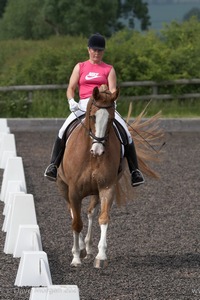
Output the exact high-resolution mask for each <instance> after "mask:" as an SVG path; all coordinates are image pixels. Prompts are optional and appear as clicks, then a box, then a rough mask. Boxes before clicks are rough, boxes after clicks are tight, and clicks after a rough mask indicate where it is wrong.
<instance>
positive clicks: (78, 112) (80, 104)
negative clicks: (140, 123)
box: [58, 98, 132, 144]
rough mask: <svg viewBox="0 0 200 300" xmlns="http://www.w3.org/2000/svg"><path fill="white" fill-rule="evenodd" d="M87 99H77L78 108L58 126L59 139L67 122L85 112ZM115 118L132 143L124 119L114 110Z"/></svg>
mask: <svg viewBox="0 0 200 300" xmlns="http://www.w3.org/2000/svg"><path fill="white" fill-rule="evenodd" d="M88 100H89V98H88V99H84V100H80V101H79V103H78V104H79V107H80V109H79V110H77V111H76V112H75V113H74V112H72V113H71V114H70V115H69V116H68V118H67V119H66V121H65V122H64V124H63V125H62V127H61V128H60V130H59V133H58V136H59V138H60V139H61V138H62V137H63V134H64V132H65V129H66V128H67V127H68V126H69V124H70V123H71V122H72V121H74V120H75V119H76V117H80V116H82V115H83V114H84V113H85V112H86V109H87V103H88ZM115 119H116V120H117V121H118V122H119V123H120V124H121V125H122V126H123V128H124V129H125V131H126V134H127V137H128V141H129V144H131V143H132V136H131V134H130V132H129V130H128V127H127V125H126V122H125V121H124V119H123V118H122V117H121V116H120V114H119V113H117V112H115Z"/></svg>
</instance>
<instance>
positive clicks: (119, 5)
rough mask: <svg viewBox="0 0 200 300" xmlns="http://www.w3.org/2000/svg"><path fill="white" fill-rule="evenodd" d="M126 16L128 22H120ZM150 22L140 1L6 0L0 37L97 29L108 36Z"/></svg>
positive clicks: (37, 36) (86, 32)
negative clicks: (136, 20) (137, 23)
mask: <svg viewBox="0 0 200 300" xmlns="http://www.w3.org/2000/svg"><path fill="white" fill-rule="evenodd" d="M124 19H126V20H127V21H128V22H124ZM135 19H139V20H140V21H141V29H142V30H146V29H148V26H149V25H150V17H149V15H148V6H147V3H144V2H143V0H123V1H122V0H109V1H108V0H98V1H94V0H76V1H71V0H28V1H27V0H9V1H8V3H7V6H6V10H5V12H4V14H3V18H2V19H1V21H0V39H8V38H19V37H21V38H23V39H41V38H47V37H49V36H50V35H67V34H68V35H72V36H75V35H83V36H87V37H88V36H89V35H90V34H91V33H94V32H100V33H101V34H103V35H105V36H107V37H109V36H111V35H112V34H113V33H114V32H116V31H118V30H120V29H122V28H124V27H128V28H131V29H132V28H134V21H135Z"/></svg>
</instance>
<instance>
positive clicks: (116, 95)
mask: <svg viewBox="0 0 200 300" xmlns="http://www.w3.org/2000/svg"><path fill="white" fill-rule="evenodd" d="M118 97H119V88H118V87H117V89H116V91H115V92H114V93H112V98H113V99H114V101H115V100H116V99H117V98H118Z"/></svg>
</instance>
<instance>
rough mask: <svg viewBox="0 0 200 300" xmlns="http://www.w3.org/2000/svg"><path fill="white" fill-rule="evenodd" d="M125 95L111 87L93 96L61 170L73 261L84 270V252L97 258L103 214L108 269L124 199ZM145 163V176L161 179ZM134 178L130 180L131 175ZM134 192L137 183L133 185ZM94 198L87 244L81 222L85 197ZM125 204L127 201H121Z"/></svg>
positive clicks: (102, 253)
mask: <svg viewBox="0 0 200 300" xmlns="http://www.w3.org/2000/svg"><path fill="white" fill-rule="evenodd" d="M118 94H119V90H117V91H116V92H115V93H111V92H110V91H109V90H108V89H107V90H106V89H105V87H103V88H102V89H101V88H100V89H98V88H97V87H96V88H94V90H93V95H92V97H91V98H90V100H89V102H88V105H87V112H86V116H85V119H84V120H83V121H81V122H80V124H79V125H78V126H77V127H76V128H75V129H74V130H73V132H72V133H71V135H70V136H69V138H68V140H67V142H66V148H65V152H64V156H63V160H62V162H61V165H60V167H59V169H58V179H57V185H58V189H59V191H60V192H61V194H62V195H63V196H64V198H65V199H66V200H67V203H68V206H69V209H70V212H71V216H72V230H73V248H72V254H73V260H72V262H71V265H72V266H79V265H81V258H82V257H83V253H85V255H87V256H86V257H91V256H92V249H91V245H92V223H93V219H94V217H95V216H96V215H97V211H98V208H99V206H100V213H99V218H98V220H99V225H100V229H101V235H100V241H99V244H98V253H97V255H96V258H95V262H94V266H95V267H97V268H101V267H105V266H106V265H107V255H106V248H107V243H106V235H107V229H108V224H109V218H110V217H109V214H110V209H111V206H112V203H113V201H114V200H115V199H116V200H117V199H118V198H119V197H117V196H118V192H119V178H120V176H121V175H122V174H123V173H124V168H123V164H124V161H123V160H124V159H122V158H121V157H122V155H121V151H122V145H121V142H120V139H119V137H118V136H117V135H116V132H115V129H114V125H113V120H114V116H115V102H114V101H115V100H116V99H117V97H118ZM138 159H139V164H140V165H141V169H142V171H143V172H145V173H147V174H148V175H152V176H156V175H155V173H154V172H153V171H151V169H150V168H148V167H147V165H146V164H145V163H144V157H143V158H142V159H140V157H138ZM129 176H130V175H129ZM128 185H129V186H130V188H131V189H132V191H133V189H134V188H132V187H131V183H130V181H129V184H128ZM87 196H90V204H89V208H88V231H87V235H86V238H85V240H84V239H83V236H82V234H81V231H82V228H83V222H82V219H81V204H82V200H83V198H85V197H87ZM120 200H121V202H122V203H123V202H124V201H125V197H122V198H120Z"/></svg>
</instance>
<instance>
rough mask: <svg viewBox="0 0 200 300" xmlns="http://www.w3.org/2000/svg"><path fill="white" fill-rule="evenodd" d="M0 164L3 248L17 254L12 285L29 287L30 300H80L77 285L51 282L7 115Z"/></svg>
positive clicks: (1, 124)
mask: <svg viewBox="0 0 200 300" xmlns="http://www.w3.org/2000/svg"><path fill="white" fill-rule="evenodd" d="M0 168H1V169H3V179H2V183H1V193H0V200H1V201H2V202H3V203H4V209H3V212H2V214H3V215H4V222H3V227H2V230H3V231H4V232H5V233H6V238H5V244H4V250H3V251H4V253H5V255H6V254H12V255H13V257H19V258H20V262H19V267H18V270H17V274H16V279H15V282H14V285H15V286H18V287H25V286H26V287H27V286H28V287H31V291H30V298H29V300H55V299H56V300H64V299H68V300H79V299H80V298H79V289H78V287H77V286H76V285H54V284H53V283H52V278H51V273H50V268H49V263H48V257H47V253H46V252H44V251H43V250H42V242H41V236H40V229H39V226H38V224H37V217H36V211H35V204H34V196H33V195H32V194H28V193H27V187H26V179H25V173H24V167H23V159H22V157H19V156H17V149H16V144H15V136H14V134H12V133H11V132H10V128H9V127H8V125H7V119H0Z"/></svg>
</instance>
